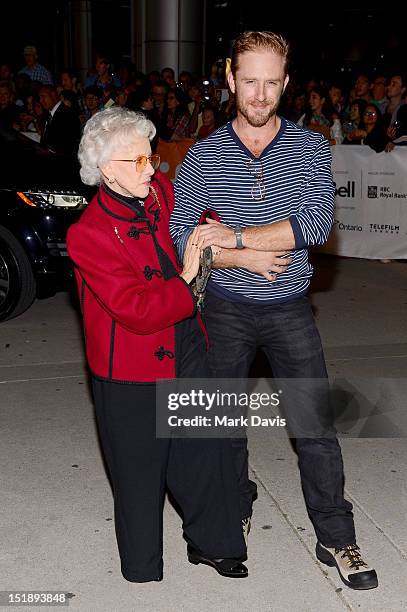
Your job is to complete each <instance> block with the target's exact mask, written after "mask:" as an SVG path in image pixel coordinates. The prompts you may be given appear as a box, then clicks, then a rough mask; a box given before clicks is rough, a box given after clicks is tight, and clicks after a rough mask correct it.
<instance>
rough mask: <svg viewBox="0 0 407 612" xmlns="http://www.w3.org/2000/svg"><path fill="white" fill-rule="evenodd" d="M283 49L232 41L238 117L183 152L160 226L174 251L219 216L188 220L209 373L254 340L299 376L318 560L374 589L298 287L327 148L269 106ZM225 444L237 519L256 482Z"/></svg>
mask: <svg viewBox="0 0 407 612" xmlns="http://www.w3.org/2000/svg"><path fill="white" fill-rule="evenodd" d="M288 53H289V48H288V44H287V42H286V41H285V40H284V38H283V37H282V36H280V35H277V34H274V33H273V32H245V33H243V34H240V35H239V36H238V37H237V38H236V40H235V43H234V47H233V51H232V63H231V73H230V74H229V77H228V81H229V86H230V88H231V90H232V91H233V92H234V93H235V95H236V106H237V117H236V119H235V120H234V121H233V122H232V123H228V124H227V125H226V126H223V127H222V128H220V129H218V130H217V131H216V132H214V133H213V134H211V136H209V138H206V139H205V140H202V141H199V142H197V143H196V144H195V145H194V146H193V147H191V148H190V149H189V151H188V154H187V156H186V158H185V160H184V162H183V164H182V166H181V169H180V171H179V173H178V175H177V179H176V182H175V199H176V205H175V208H174V211H173V214H172V216H171V223H170V229H171V234H172V237H173V239H174V242H175V244H176V246H177V248H178V252H179V254H180V255H182V253H183V251H184V249H185V245H186V243H187V241H188V237H189V236H190V235H191V232H193V231H194V228H196V226H197V225H198V223H199V220H200V218H201V215H202V213H203V212H204V211H205V210H208V209H209V210H211V211H213V212H214V213H215V212H216V213H217V215H218V219H219V220H220V222H219V221H215V220H211V219H208V220H207V221H208V222H207V223H205V224H202V225H199V227H198V230H196V229H195V231H198V234H199V236H201V237H204V245H205V246H210V247H211V248H213V249H216V255H215V261H214V264H213V268H214V269H213V270H212V276H211V278H210V280H209V283H208V286H207V296H206V305H205V311H204V313H205V315H204V316H205V322H206V325H207V328H208V334H209V341H210V348H209V363H210V365H211V368H212V372H213V375H214V376H216V377H217V378H245V377H247V376H248V372H249V367H250V364H251V362H252V361H253V358H254V355H255V353H256V349H257V348H259V347H261V348H262V349H263V350H264V351H265V353H266V355H267V357H268V359H269V361H270V365H271V367H272V370H273V374H274V376H275V377H276V378H277V379H279V381H280V382H281V380H283V379H290V385H289V386H290V388H291V387H292V386H294V384H295V383H294V379H296V378H297V379H302V380H304V379H307V383H306V388H303V390H302V391H303V392H302V393H301V399H300V398H299V397H297V401H296V400H295V399H294V398H293V400H292V405H291V410H289V406H287V402H286V404H285V406H286V411H285V412H286V414H287V416H288V417H290V415H291V417H292V418H293V419H294V420H295V419H296V418H300V417H302V418H304V417H305V420H304V422H303V423H304V429H302V427H300V431H302V432H303V433H305V432H306V431H307V432H308V433H307V435H306V436H304V435H301V434H300V435H298V433H297V435H295V437H294V441H295V446H296V450H297V453H298V462H299V469H300V474H301V481H302V488H303V492H304V495H305V501H306V505H307V509H308V514H309V516H310V518H311V520H312V523H313V526H314V529H315V532H316V535H317V545H316V554H317V558H318V559H319V560H320V561H321V562H323V563H326V564H327V565H329V566H331V567H336V568H337V569H338V571H339V574H340V577H341V579H342V580H343V581H344V583H345V584H346V585H347V586H348V587H350V588H353V589H369V588H374V587H377V585H378V581H377V575H376V572H375V570H374V569H373V568H371V567H369V566H368V565H367V563H366V562H365V561H364V560H363V558H362V553H361V551H360V549H359V547H358V545H357V543H356V535H355V527H354V521H353V514H352V504H351V503H350V502H349V501H347V500H346V499H345V497H344V489H343V485H344V473H343V461H342V455H341V449H340V446H339V443H338V440H337V438H336V432H335V429H334V428H333V426H332V420H331V417H330V416H329V410H328V407H329V402H328V395H327V394H328V393H329V386H328V381H327V370H326V365H325V360H324V355H323V347H322V344H321V339H320V336H319V333H318V331H317V328H316V325H315V320H314V317H313V314H312V308H311V304H310V302H309V299H308V297H307V295H306V294H307V290H308V287H309V283H310V278H311V276H312V267H311V266H310V265H309V263H308V248H309V247H310V246H312V245H314V244H323V243H324V242H325V241H326V240H327V238H328V235H329V232H330V230H331V226H332V221H333V212H334V204H335V186H334V183H333V180H332V171H331V151H330V147H329V144H328V142H327V141H326V140H325V139H324V138H323V137H322V136H321V134H317V133H313V132H311V131H309V130H304V129H303V128H301V127H299V126H298V125H296V124H294V123H292V122H291V121H286V120H285V119H284V118H283V117H280V116H279V115H277V109H278V105H279V101H280V98H281V96H282V94H283V91H284V88H285V87H286V85H287V83H288V79H289V76H288V73H287V70H288V68H287V61H288V60H287V58H288ZM313 91H314V89H313ZM219 249H220V252H219ZM287 253H289V254H290V257H288V256H287ZM280 382H279V384H280ZM300 386H301V385H300ZM299 406H301V409H300V410H299ZM327 410H328V413H327ZM305 415H306V416H305ZM291 417H290V420H291ZM321 417H322V418H321ZM297 432H298V429H297ZM311 432H313V433H311ZM234 448H235V451H236V466H237V468H238V472H239V474H240V476H241V477H240V479H239V490H240V493H241V507H240V509H241V516H242V518H244V517H246V518H247V520H248V521H249V520H250V516H251V513H252V502H253V495H254V487H253V484H254V483H252V482H251V481H250V480H249V475H248V454H247V446H246V443H245V440H237V441H236V442H235V444H234ZM284 546H285V545H284V543H283V544H282V549H281V550H282V552H281V554H283V553H284V550H285V548H284ZM274 547H275V544H274ZM274 552H276V551H275V550H274ZM277 556H278V555H277Z"/></svg>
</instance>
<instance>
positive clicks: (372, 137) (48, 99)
mask: <svg viewBox="0 0 407 612" xmlns="http://www.w3.org/2000/svg"><path fill="white" fill-rule="evenodd" d="M23 56H24V61H25V66H24V67H22V68H21V69H19V70H18V71H17V72H16V73H14V74H13V70H12V68H11V66H10V65H8V64H6V63H3V64H0V122H1V123H2V124H3V125H6V126H9V127H13V128H15V129H17V130H20V131H22V132H24V133H26V134H27V135H29V136H30V137H31V138H33V139H34V140H37V141H38V142H41V143H42V144H43V145H45V146H47V147H49V148H50V149H52V150H54V151H56V152H61V153H75V152H76V149H77V146H78V143H79V140H80V136H81V132H82V129H83V126H84V125H85V123H86V121H87V120H88V119H89V118H90V117H91V116H92V115H94V114H95V113H96V112H98V111H99V110H101V109H103V108H108V107H109V106H111V105H114V104H115V105H119V106H125V107H127V108H130V109H132V110H135V111H140V112H142V113H144V114H145V115H146V116H147V117H148V118H149V119H151V120H152V121H153V123H154V124H155V126H156V129H157V136H156V139H155V142H154V143H153V147H154V146H156V144H157V141H158V138H161V139H163V140H165V141H169V142H171V141H176V140H180V139H184V138H193V139H201V138H205V137H207V136H209V135H210V134H211V133H212V132H213V131H214V130H216V129H217V128H218V127H219V126H221V125H223V124H224V123H226V122H227V121H229V120H230V119H233V118H234V116H235V113H236V108H235V100H234V96H233V94H232V93H231V92H230V90H228V88H227V84H226V82H225V69H224V65H223V63H222V62H216V63H214V64H213V66H212V69H211V72H210V76H209V77H203V76H202V75H197V74H191V73H190V72H187V71H183V72H181V73H180V74H179V75H178V79H176V75H175V73H174V70H173V69H172V68H170V67H165V68H163V69H162V70H161V72H158V71H152V72H150V73H149V74H143V73H141V72H138V71H137V70H136V68H135V66H134V65H133V64H132V63H130V62H125V63H122V64H121V65H120V66H119V67H118V70H117V73H114V71H113V67H112V63H111V61H110V59H109V58H108V57H107V56H106V55H104V54H101V53H99V54H97V56H96V59H95V65H94V67H93V68H92V69H90V70H89V72H88V75H87V76H86V78H85V80H84V82H83V83H81V82H80V81H79V80H78V79H77V77H76V75H75V74H74V73H73V72H72V71H71V70H69V69H66V70H63V71H62V72H61V73H60V74H58V75H55V76H56V78H55V79H54V78H53V75H52V74H51V72H50V71H49V70H47V68H45V67H44V66H43V65H41V64H40V63H39V58H38V53H37V50H36V48H35V47H33V46H27V47H25V48H24V53H23ZM406 94H407V87H406V80H405V77H404V75H403V74H402V73H401V72H394V73H393V74H389V75H384V74H380V75H378V74H375V75H374V76H369V75H367V74H359V75H358V76H357V78H356V79H355V80H354V83H352V84H351V85H350V87H349V86H348V87H346V86H344V84H343V83H342V82H339V81H336V80H329V79H326V80H320V79H309V80H308V81H306V82H304V83H301V82H300V81H299V79H297V78H294V79H291V80H290V82H289V84H288V86H287V89H286V92H285V94H284V97H283V101H282V104H281V107H280V114H281V115H282V116H284V117H286V118H287V119H289V120H291V121H294V122H295V123H298V124H299V125H301V126H304V127H307V128H308V129H311V130H314V131H318V132H320V133H322V134H323V135H324V136H325V137H326V138H327V139H328V140H329V142H330V144H331V145H335V144H364V145H367V146H369V147H371V148H372V149H374V150H375V151H377V152H381V151H384V150H386V151H391V150H392V149H393V148H394V147H395V146H397V145H399V146H400V145H403V144H404V145H405V144H407V104H406V101H407V98H406Z"/></svg>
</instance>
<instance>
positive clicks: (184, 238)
mask: <svg viewBox="0 0 407 612" xmlns="http://www.w3.org/2000/svg"><path fill="white" fill-rule="evenodd" d="M193 231H194V228H193V227H190V228H188V229H186V230H185V232H184V233H183V234H182V236H181V238H180V240H179V241H178V243H177V251H178V256H179V258H180V260H181V261H182V260H183V259H184V253H185V249H186V248H187V242H188V238H189V237H190V235H191V234H192V232H193Z"/></svg>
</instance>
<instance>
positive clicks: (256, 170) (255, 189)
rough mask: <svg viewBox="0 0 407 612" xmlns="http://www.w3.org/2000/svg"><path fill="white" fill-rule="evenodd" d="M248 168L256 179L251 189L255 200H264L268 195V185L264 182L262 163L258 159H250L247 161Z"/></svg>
mask: <svg viewBox="0 0 407 612" xmlns="http://www.w3.org/2000/svg"><path fill="white" fill-rule="evenodd" d="M247 169H248V171H249V172H250V174H251V175H252V176H253V177H254V179H255V183H254V185H252V189H251V193H252V198H253V200H264V199H265V197H266V185H265V182H264V172H263V166H262V163H261V162H260V161H259V160H256V159H249V160H248V162H247Z"/></svg>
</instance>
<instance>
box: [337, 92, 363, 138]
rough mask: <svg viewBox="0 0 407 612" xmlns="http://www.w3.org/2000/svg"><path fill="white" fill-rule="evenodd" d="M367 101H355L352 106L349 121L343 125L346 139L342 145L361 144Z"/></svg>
mask: <svg viewBox="0 0 407 612" xmlns="http://www.w3.org/2000/svg"><path fill="white" fill-rule="evenodd" d="M366 105H367V102H366V100H359V99H358V100H354V101H353V102H352V104H351V105H350V110H349V116H348V120H347V121H344V122H343V124H342V129H343V134H344V139H343V141H342V144H360V143H361V139H362V134H361V131H360V130H361V129H362V124H363V113H364V111H365V108H366Z"/></svg>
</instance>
